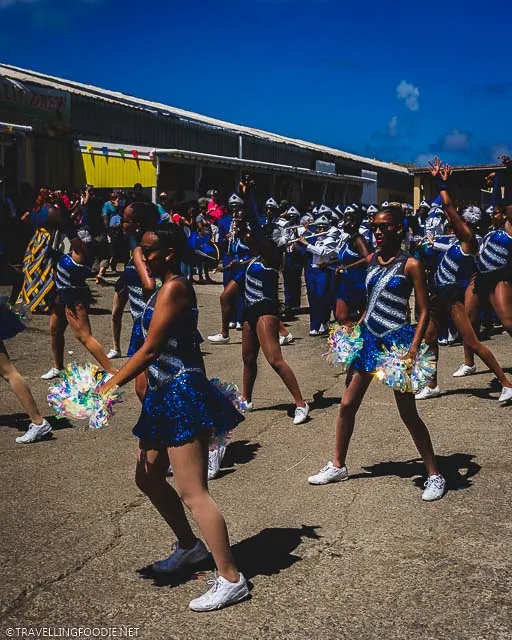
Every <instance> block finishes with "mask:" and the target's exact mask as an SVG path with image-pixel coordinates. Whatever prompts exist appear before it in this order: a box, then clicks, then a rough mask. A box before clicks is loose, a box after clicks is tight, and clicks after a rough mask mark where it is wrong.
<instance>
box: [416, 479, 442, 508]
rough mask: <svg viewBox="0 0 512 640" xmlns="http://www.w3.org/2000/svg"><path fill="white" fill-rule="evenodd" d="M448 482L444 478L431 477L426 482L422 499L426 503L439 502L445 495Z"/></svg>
mask: <svg viewBox="0 0 512 640" xmlns="http://www.w3.org/2000/svg"><path fill="white" fill-rule="evenodd" d="M445 489H446V480H445V479H444V478H443V476H429V477H428V478H427V481H426V482H425V491H423V493H422V494H421V499H422V500H425V501H426V502H432V501H433V500H439V498H442V497H443V495H444V492H445Z"/></svg>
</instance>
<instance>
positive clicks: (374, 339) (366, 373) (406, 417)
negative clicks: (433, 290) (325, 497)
mask: <svg viewBox="0 0 512 640" xmlns="http://www.w3.org/2000/svg"><path fill="white" fill-rule="evenodd" d="M372 228H373V231H374V234H375V242H376V245H377V251H376V252H375V253H373V254H372V255H371V256H369V257H368V273H367V276H366V289H367V306H366V313H365V316H364V318H363V320H362V323H361V324H362V326H361V333H362V336H363V339H364V345H363V349H362V351H361V353H360V354H359V356H358V358H357V359H356V360H355V361H354V363H353V365H352V374H353V375H352V376H349V382H348V385H347V388H346V389H345V392H344V394H343V397H342V399H341V406H340V413H339V417H338V422H337V425H336V445H335V449H334V458H333V460H332V462H329V463H328V464H327V465H326V466H325V467H323V469H321V470H320V472H319V473H317V474H315V475H313V476H310V477H309V478H308V482H309V483H310V484H314V485H320V484H328V483H330V482H340V481H342V480H347V479H348V477H349V476H348V470H347V467H346V466H345V461H346V457H347V452H348V447H349V443H350V438H351V437H352V433H353V430H354V425H355V418H356V414H357V411H358V409H359V407H360V405H361V402H362V400H363V398H364V396H365V394H366V392H367V390H368V387H369V386H370V383H371V381H372V372H374V371H375V367H376V358H377V356H378V354H379V351H380V349H381V347H382V346H386V347H387V348H390V347H391V346H392V345H393V344H395V345H402V346H408V348H409V352H408V354H407V358H408V359H411V360H413V359H414V358H415V357H416V353H417V351H418V348H419V346H420V344H421V341H422V339H423V335H424V333H425V330H426V328H427V323H428V295H427V286H426V281H425V272H424V270H423V267H422V265H421V263H420V262H419V261H418V260H416V259H415V258H412V257H411V256H410V255H409V254H407V253H404V252H403V251H402V250H401V249H400V246H401V242H402V238H403V212H402V209H401V207H400V206H396V207H395V206H388V207H387V208H385V209H383V210H382V211H380V212H379V213H378V214H377V215H376V216H375V220H374V222H373V224H372ZM413 288H414V293H415V298H416V304H417V308H418V324H417V326H416V329H414V328H413V327H412V326H411V325H409V324H408V323H407V311H408V302H409V298H410V295H411V292H412V289H413ZM394 393H395V401H396V404H397V407H398V412H399V414H400V417H401V418H402V421H403V422H404V424H405V426H406V427H407V429H408V430H409V433H410V434H411V436H412V438H413V440H414V444H415V445H416V447H417V449H418V451H419V453H420V455H421V457H422V458H423V462H424V464H425V467H426V469H427V474H428V477H427V481H426V483H425V490H424V491H423V494H422V498H423V500H427V501H431V500H438V499H439V498H441V497H442V496H443V493H444V490H445V480H444V478H443V477H442V476H441V475H440V473H439V469H438V467H437V463H436V459H435V456H434V450H433V447H432V442H431V440H430V435H429V432H428V430H427V427H426V426H425V424H424V422H423V420H422V419H421V418H420V416H419V415H418V412H417V410H416V403H415V400H414V395H413V394H412V393H400V392H398V391H395V392H394Z"/></svg>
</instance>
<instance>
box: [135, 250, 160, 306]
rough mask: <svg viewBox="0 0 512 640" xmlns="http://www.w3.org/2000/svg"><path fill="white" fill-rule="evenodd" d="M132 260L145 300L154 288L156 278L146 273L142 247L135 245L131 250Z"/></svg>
mask: <svg viewBox="0 0 512 640" xmlns="http://www.w3.org/2000/svg"><path fill="white" fill-rule="evenodd" d="M132 260H133V264H134V266H135V269H136V270H137V274H138V276H139V278H140V281H141V283H142V291H143V293H144V298H145V299H146V300H147V299H148V298H149V297H151V295H152V294H153V293H154V292H155V290H156V280H155V279H154V278H153V277H151V276H150V275H149V273H148V269H147V267H146V263H145V262H144V257H143V255H142V249H141V248H140V247H135V249H134V250H133V253H132Z"/></svg>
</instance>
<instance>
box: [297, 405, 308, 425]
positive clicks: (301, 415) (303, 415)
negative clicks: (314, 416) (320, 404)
mask: <svg viewBox="0 0 512 640" xmlns="http://www.w3.org/2000/svg"><path fill="white" fill-rule="evenodd" d="M308 415H309V404H308V403H307V402H306V406H305V407H295V416H294V418H293V424H302V423H303V422H306V420H307V418H308Z"/></svg>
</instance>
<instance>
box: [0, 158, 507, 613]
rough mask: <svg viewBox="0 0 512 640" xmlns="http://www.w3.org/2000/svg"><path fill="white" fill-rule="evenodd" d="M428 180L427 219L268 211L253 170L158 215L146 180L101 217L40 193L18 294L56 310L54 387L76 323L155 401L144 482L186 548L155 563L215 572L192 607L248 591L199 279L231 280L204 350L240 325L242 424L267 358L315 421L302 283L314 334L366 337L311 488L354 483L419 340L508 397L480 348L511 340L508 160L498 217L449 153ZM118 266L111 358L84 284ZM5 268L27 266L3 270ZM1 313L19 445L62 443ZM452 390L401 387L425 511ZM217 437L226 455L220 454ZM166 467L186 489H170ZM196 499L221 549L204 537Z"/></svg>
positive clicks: (147, 407)
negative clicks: (464, 190)
mask: <svg viewBox="0 0 512 640" xmlns="http://www.w3.org/2000/svg"><path fill="white" fill-rule="evenodd" d="M431 173H432V176H433V177H434V178H435V180H436V183H437V186H438V191H439V195H438V196H437V197H436V199H435V200H434V202H427V201H423V202H421V205H420V207H419V209H418V210H417V211H414V210H413V208H412V207H411V206H410V205H408V204H404V203H395V202H383V203H380V204H378V205H377V204H369V205H363V204H361V203H349V204H344V205H343V206H342V205H336V206H329V205H328V204H326V203H315V202H311V203H309V205H308V207H307V208H306V210H305V211H303V212H301V211H299V209H298V207H296V206H295V205H293V204H291V203H288V202H281V203H278V202H277V200H276V199H275V198H273V197H269V198H268V199H267V200H266V203H265V207H264V212H263V213H261V212H260V211H259V210H258V206H257V204H256V189H257V186H256V185H255V183H254V181H253V180H252V179H251V177H250V176H249V175H247V176H244V178H243V179H242V181H241V183H240V189H239V190H238V192H237V193H233V194H232V195H231V196H230V198H229V200H228V202H227V206H226V207H224V206H223V205H222V204H221V203H220V202H219V196H218V193H217V192H216V191H215V190H212V191H210V192H208V194H207V197H205V198H201V199H199V201H197V202H193V203H184V204H181V205H179V204H177V203H176V202H175V201H174V200H173V201H172V202H171V201H170V199H169V198H168V196H167V194H165V193H163V194H161V195H160V197H159V199H158V203H151V202H150V201H149V199H148V198H147V197H146V196H145V195H144V193H143V190H142V187H141V186H140V185H135V188H134V190H133V192H132V193H131V194H130V196H129V197H126V195H125V194H122V193H120V192H115V193H112V194H111V196H110V198H109V200H108V201H107V202H106V203H105V204H104V205H101V203H100V205H98V203H97V199H96V198H95V196H94V192H93V190H92V188H87V189H85V190H84V191H83V192H82V194H80V195H79V196H78V197H76V198H75V199H69V198H67V199H66V198H65V194H62V193H59V192H50V191H48V190H41V192H40V194H39V196H38V200H37V202H36V205H35V206H34V208H33V209H32V211H30V212H28V213H27V214H24V215H25V216H26V217H27V220H28V221H29V222H30V224H31V225H32V227H33V230H34V235H33V237H32V239H31V241H30V242H29V245H28V247H27V251H26V253H25V258H24V263H23V275H24V278H23V283H22V285H21V288H20V290H19V294H18V299H19V300H20V301H21V302H23V303H25V304H27V305H28V306H29V307H30V308H31V309H32V310H42V311H45V312H48V313H49V314H50V336H51V351H52V356H53V365H52V367H51V368H50V370H49V371H48V372H46V373H43V375H42V377H43V378H44V379H46V380H51V379H53V378H58V377H59V376H60V374H61V371H62V369H63V367H64V332H65V329H66V328H67V326H68V325H69V326H70V327H71V330H72V331H73V333H74V335H75V336H76V338H78V340H79V341H80V342H81V343H82V344H83V345H84V346H85V347H86V349H87V350H88V351H89V352H90V353H91V355H92V356H93V357H94V358H95V359H96V361H97V362H98V363H99V364H100V366H101V367H102V368H103V369H105V370H106V371H108V372H109V373H111V374H112V376H111V378H110V379H109V380H108V382H107V383H106V384H105V385H104V387H102V391H101V392H102V393H105V394H107V393H108V392H109V391H110V390H111V389H112V388H114V387H116V386H123V385H125V384H127V383H128V382H130V381H131V380H134V381H135V391H136V394H137V396H138V398H139V399H140V401H141V404H142V410H141V415H140V418H139V420H138V421H137V423H136V425H135V427H134V430H133V433H134V435H136V436H137V437H138V438H139V450H138V455H137V462H136V482H137V485H138V486H139V488H140V489H141V490H142V491H143V492H144V493H145V494H146V495H147V496H148V497H149V499H150V500H151V502H152V503H153V504H154V506H155V507H156V508H157V510H158V511H159V513H160V514H161V515H162V517H163V518H164V519H165V521H166V522H167V523H168V525H169V526H170V527H171V529H172V530H173V532H174V534H175V535H176V538H177V547H176V549H175V550H174V552H173V553H172V554H171V555H170V556H169V557H168V558H166V559H164V560H161V561H158V562H156V563H155V564H154V565H153V569H154V571H155V572H173V571H177V570H180V569H183V568H186V567H187V566H191V565H194V564H195V563H197V562H199V561H201V560H203V559H204V558H206V557H207V555H208V548H209V550H210V552H211V553H212V555H213V558H214V560H215V563H216V566H217V568H218V577H217V579H216V580H215V582H214V584H213V586H212V588H211V589H210V590H209V591H208V592H207V593H206V594H204V595H203V596H201V597H199V598H197V599H195V600H193V601H192V602H191V603H190V607H191V608H192V609H193V610H195V611H206V610H212V609H216V608H220V607H222V606H226V605H228V604H234V603H236V602H238V601H240V600H242V599H244V598H246V597H247V595H248V587H247V583H246V581H245V579H244V577H243V575H242V574H241V573H240V572H239V571H238V569H237V567H236V565H235V563H234V560H233V556H232V554H231V550H230V546H229V538H228V534H227V529H226V525H225V522H224V519H223V517H222V514H221V513H220V511H219V509H218V507H217V505H216V504H215V502H214V501H213V500H212V498H211V497H210V495H209V493H208V486H207V480H208V479H213V478H214V477H215V476H216V475H217V473H218V471H219V468H220V465H221V462H222V457H223V454H224V450H225V447H224V445H222V444H219V442H220V441H219V440H218V438H221V437H222V436H223V435H224V434H225V433H226V432H229V431H231V430H232V429H234V428H235V427H236V426H237V425H238V424H240V423H241V422H242V421H243V419H244V417H243V415H242V414H241V413H240V412H239V411H238V410H236V409H235V408H234V406H233V405H232V404H231V403H230V402H229V400H228V399H227V398H226V397H225V396H224V395H223V394H222V393H221V392H220V390H219V389H218V388H217V387H216V386H215V385H214V384H212V383H211V382H210V381H209V380H208V378H207V377H206V374H205V368H204V363H203V358H202V355H201V348H200V345H201V342H202V340H203V339H202V337H201V335H200V333H199V331H198V310H197V302H196V296H195V292H194V288H193V284H194V283H200V282H205V283H208V282H210V281H211V277H210V274H211V272H212V271H221V272H222V277H223V285H224V287H223V292H222V294H221V296H220V312H219V325H220V331H219V332H218V333H215V334H213V335H210V336H207V340H208V341H209V342H210V343H211V344H215V345H219V346H222V345H225V344H227V343H228V342H229V341H230V331H231V330H233V329H235V330H241V332H242V348H241V351H242V360H243V375H242V402H243V406H244V408H245V411H246V412H250V411H251V410H252V409H254V401H253V389H254V384H255V381H256V377H257V373H258V355H259V352H260V350H261V351H262V352H263V356H264V357H265V359H266V360H267V361H268V363H269V364H270V365H271V367H272V368H273V370H274V371H275V372H276V373H277V375H278V376H279V377H280V378H281V380H282V381H283V383H284V385H285V386H286V388H287V389H288V391H289V393H290V395H291V396H292V398H293V401H294V403H295V413H294V417H293V424H294V425H300V424H302V423H304V422H306V421H307V420H308V418H309V413H310V407H309V406H308V404H307V402H306V400H305V399H304V395H303V393H302V391H301V388H300V384H299V381H298V380H297V377H296V375H295V373H294V371H293V369H292V368H291V367H290V365H289V364H288V363H287V362H286V360H285V358H284V357H283V353H282V349H281V347H283V346H284V345H287V344H290V343H291V342H292V341H293V336H292V334H291V333H290V331H289V329H288V328H287V327H286V326H285V324H284V322H285V321H291V322H293V320H294V319H295V318H296V316H297V314H298V313H300V312H301V305H302V300H301V292H302V282H303V279H304V281H305V285H306V293H307V298H308V306H309V320H310V330H309V335H310V336H311V337H312V338H317V337H319V336H325V335H326V333H327V332H328V331H329V326H330V323H331V322H332V320H333V319H334V320H336V321H337V322H338V323H340V324H342V325H343V324H349V323H358V324H359V325H360V329H361V335H362V339H363V347H362V350H361V352H360V353H359V354H358V356H357V358H356V359H355V360H354V362H353V363H352V366H351V369H350V370H349V372H348V374H347V382H346V388H345V390H344V392H343V394H340V395H342V398H341V405H340V412H339V417H338V421H337V425H336V439H335V446H334V455H333V458H332V460H331V461H329V462H328V463H327V464H326V466H324V467H323V468H322V469H321V470H320V471H319V472H318V473H316V474H314V475H312V476H310V477H309V478H308V481H309V483H310V484H312V485H324V484H327V483H332V482H339V481H343V480H347V479H348V478H349V474H348V469H347V465H346V458H347V453H348V448H349V443H350V439H351V436H352V432H353V429H354V426H355V419H356V414H357V411H358V409H359V407H360V405H361V402H362V401H363V398H364V396H365V394H366V392H367V390H368V388H369V385H370V383H371V382H372V380H373V378H374V372H375V370H376V361H377V355H378V354H379V352H380V351H381V349H382V347H387V348H390V347H392V346H396V347H404V348H405V350H406V351H407V356H406V358H405V359H406V361H407V362H411V361H414V359H415V357H416V355H417V353H418V350H419V349H420V346H421V344H422V343H423V341H425V342H426V343H427V344H428V345H429V346H430V347H431V349H432V351H433V352H434V354H435V357H436V359H438V358H439V344H446V343H447V342H452V343H453V342H454V341H455V340H457V339H458V340H460V341H461V343H462V345H463V350H464V362H463V363H461V365H460V367H458V368H457V370H456V371H455V372H454V373H453V376H454V377H455V378H457V377H463V376H467V375H471V374H473V373H474V372H475V371H476V365H475V362H474V356H475V354H476V355H477V356H478V357H479V358H480V359H481V360H482V361H483V362H484V364H485V365H486V366H487V367H488V368H489V369H490V370H491V371H492V372H493V373H494V374H495V376H496V377H497V379H498V380H499V382H500V384H501V393H500V396H499V400H498V401H499V402H500V403H501V404H508V403H509V402H510V401H512V381H511V380H510V378H509V377H508V376H507V375H506V374H505V373H504V371H503V369H502V368H501V366H500V364H499V362H498V360H497V358H496V357H495V355H494V354H493V353H492V351H491V350H490V349H489V348H488V347H487V346H485V345H484V344H483V343H482V342H481V337H482V334H483V333H485V331H489V330H493V329H495V327H496V326H497V325H500V327H501V328H502V329H503V330H505V331H507V332H508V333H509V334H511V335H512V162H511V161H510V160H509V159H508V158H503V168H502V169H500V170H497V171H496V172H495V173H494V174H493V175H492V176H490V177H489V180H490V181H492V185H493V191H492V205H491V206H490V207H489V208H488V209H486V210H485V211H484V212H482V211H481V209H480V208H479V207H478V206H476V205H474V204H464V203H462V204H460V205H458V206H457V205H456V203H455V202H454V199H453V194H452V186H451V169H450V167H449V166H446V165H443V164H442V162H441V161H439V160H438V159H436V160H435V161H434V162H433V163H432V165H431ZM1 257H2V256H1V255H0V258H1ZM120 263H125V268H124V271H123V272H122V273H121V274H120V275H119V277H118V279H117V282H116V286H115V292H114V299H113V309H112V333H113V347H112V349H110V351H108V352H107V350H106V349H105V348H104V346H103V345H101V344H100V343H99V342H98V340H97V339H96V338H95V337H94V335H93V332H92V328H91V323H90V320H89V308H90V305H91V303H92V295H91V290H90V288H89V285H88V284H87V279H88V278H89V277H90V276H91V274H92V273H95V275H96V281H97V283H98V284H99V285H101V284H102V282H104V278H105V274H106V272H107V269H111V270H112V271H113V272H115V271H116V269H117V267H118V265H119V264H120ZM3 268H5V269H15V267H13V266H12V265H10V264H9V262H8V261H7V260H6V259H5V258H4V259H3ZM281 277H282V283H283V288H284V301H283V303H281V301H280V299H279V283H280V278H281ZM413 293H414V298H412V294H413ZM11 298H12V297H11ZM411 300H413V302H411ZM128 303H129V305H130V311H131V316H132V320H133V328H132V332H131V339H130V343H129V346H128V348H127V351H126V353H127V355H128V356H129V360H128V361H127V362H126V363H125V364H124V365H123V366H122V367H121V368H120V369H119V370H118V369H117V367H116V366H115V365H116V364H117V360H118V359H119V358H120V357H121V356H122V355H123V353H124V350H123V349H122V345H121V344H120V335H121V319H122V312H123V309H124V307H125V306H126V304H128ZM1 314H2V315H1V319H2V331H1V334H0V338H1V340H2V342H0V372H1V374H2V376H3V377H4V378H5V379H6V380H7V381H8V382H9V383H10V385H11V387H12V389H13V391H14V392H15V394H16V395H17V397H18V399H19V400H20V402H21V403H22V405H23V406H24V408H25V410H26V412H27V413H28V415H29V417H30V420H31V425H30V427H29V429H28V431H27V433H26V434H24V435H23V436H20V437H18V438H17V441H18V442H20V443H29V442H34V441H36V440H38V439H40V438H41V437H43V436H44V435H47V434H48V432H49V431H50V425H49V424H48V422H47V421H46V420H45V419H44V418H43V416H42V415H41V413H40V411H39V410H38V408H37V406H36V404H35V402H34V400H33V397H32V395H31V393H30V389H29V387H28V385H27V384H26V382H25V381H24V380H23V378H22V377H21V375H20V374H19V373H18V372H17V370H16V369H15V368H14V366H13V365H12V363H11V362H10V360H9V357H8V355H7V351H6V349H5V345H4V342H3V340H6V339H8V338H11V337H13V336H14V335H16V334H17V333H19V332H20V331H21V330H22V328H23V327H22V324H21V323H20V322H19V320H18V319H17V317H16V316H15V315H14V314H13V313H12V312H11V311H10V310H8V309H7V308H6V307H3V308H2V309H1ZM413 318H414V320H415V322H414V324H413V322H412V319H413ZM319 357H320V356H319ZM440 393H441V390H440V388H439V386H438V382H437V379H436V378H434V379H433V380H432V382H431V384H430V385H429V386H427V387H425V388H424V389H422V390H421V391H420V392H419V393H417V394H416V396H415V395H414V394H413V393H401V392H398V391H395V393H394V395H395V400H396V404H397V408H398V411H399V414H400V417H401V419H402V421H403V422H404V424H405V426H406V427H407V429H408V431H409V432H410V434H411V436H412V438H413V440H414V443H415V445H416V447H417V449H418V452H419V453H420V455H421V457H422V459H423V462H424V464H425V468H426V472H427V473H426V482H425V489H424V491H423V493H422V498H423V500H425V501H433V500H437V499H439V498H441V497H442V496H443V495H444V493H445V489H446V485H445V480H444V478H443V476H442V475H441V473H440V471H439V468H438V466H437V463H436V458H435V454H434V448H433V445H432V442H431V439H430V435H429V431H428V429H427V426H426V425H425V423H424V422H423V420H422V419H421V417H420V416H419V414H418V412H417V409H416V400H426V399H433V398H435V397H437V396H439V395H440ZM313 408H314V407H313ZM212 435H213V436H215V437H216V438H217V444H216V445H215V446H212V445H211V444H210V443H211V442H212ZM169 473H172V474H173V475H174V477H175V481H176V488H177V492H176V491H175V490H174V489H173V488H172V487H171V485H170V484H169V483H168V482H167V480H166V476H167V475H168V474H169ZM183 505H185V506H186V507H187V508H188V509H189V510H190V512H191V514H192V516H193V518H194V519H195V521H196V522H197V524H198V526H199V529H200V531H201V533H202V534H203V536H204V538H205V541H206V543H207V546H208V548H207V547H206V546H205V545H204V543H203V542H202V541H200V540H199V539H198V538H197V537H196V536H195V534H194V533H193V531H192V529H191V528H190V525H189V523H188V520H187V518H186V515H185V511H184V507H183Z"/></svg>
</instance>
